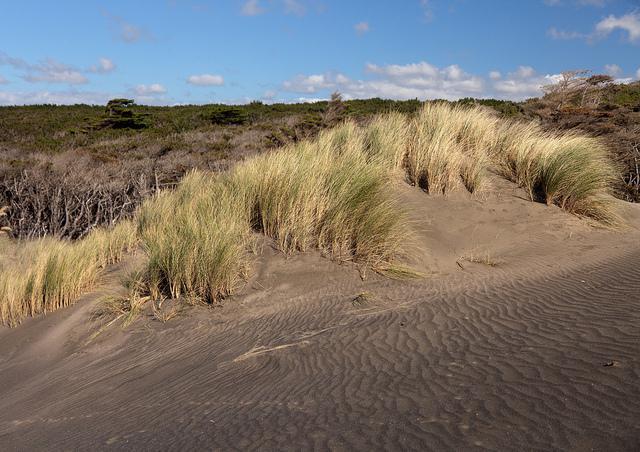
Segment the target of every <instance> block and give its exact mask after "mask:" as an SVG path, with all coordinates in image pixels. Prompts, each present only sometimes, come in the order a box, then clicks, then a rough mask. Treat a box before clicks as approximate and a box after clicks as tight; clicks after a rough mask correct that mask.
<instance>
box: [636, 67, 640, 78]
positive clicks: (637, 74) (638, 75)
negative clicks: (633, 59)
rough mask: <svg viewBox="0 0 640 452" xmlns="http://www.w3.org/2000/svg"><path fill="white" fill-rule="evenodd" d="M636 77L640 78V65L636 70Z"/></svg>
mask: <svg viewBox="0 0 640 452" xmlns="http://www.w3.org/2000/svg"><path fill="white" fill-rule="evenodd" d="M636 79H637V80H640V67H639V68H638V70H637V71H636Z"/></svg>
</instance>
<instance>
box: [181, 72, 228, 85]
mask: <svg viewBox="0 0 640 452" xmlns="http://www.w3.org/2000/svg"><path fill="white" fill-rule="evenodd" d="M187 83H189V84H190V85H196V86H222V85H224V78H223V77H222V76H221V75H215V74H200V75H190V76H189V77H188V78H187Z"/></svg>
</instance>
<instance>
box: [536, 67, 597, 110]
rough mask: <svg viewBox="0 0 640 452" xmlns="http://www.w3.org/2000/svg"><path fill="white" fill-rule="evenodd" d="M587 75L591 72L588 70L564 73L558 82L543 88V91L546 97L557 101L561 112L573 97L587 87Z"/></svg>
mask: <svg viewBox="0 0 640 452" xmlns="http://www.w3.org/2000/svg"><path fill="white" fill-rule="evenodd" d="M587 74H589V71H588V70H586V69H578V70H572V71H563V72H562V73H561V74H560V80H559V81H558V82H556V83H551V84H549V85H545V86H543V87H542V91H543V92H544V94H545V97H547V98H551V99H557V102H558V106H557V109H558V110H561V109H562V108H564V107H565V106H566V104H567V103H568V102H569V100H570V99H571V98H572V97H573V96H575V95H576V94H578V93H579V92H581V91H582V89H583V88H584V87H585V85H586V80H587V78H586V75H587Z"/></svg>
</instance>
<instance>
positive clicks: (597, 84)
mask: <svg viewBox="0 0 640 452" xmlns="http://www.w3.org/2000/svg"><path fill="white" fill-rule="evenodd" d="M585 82H586V83H585V87H584V90H583V91H582V103H581V104H582V106H584V104H585V101H586V100H587V97H589V98H590V102H589V103H590V104H591V105H592V106H593V107H597V106H598V105H599V104H600V101H601V100H602V95H603V88H605V87H607V86H609V85H611V84H612V83H613V77H611V76H610V75H606V74H596V75H592V76H591V77H589V78H588V79H586V80H585Z"/></svg>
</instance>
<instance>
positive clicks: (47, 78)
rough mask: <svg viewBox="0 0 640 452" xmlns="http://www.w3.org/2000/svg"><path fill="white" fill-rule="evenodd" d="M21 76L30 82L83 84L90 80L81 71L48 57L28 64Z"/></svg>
mask: <svg viewBox="0 0 640 452" xmlns="http://www.w3.org/2000/svg"><path fill="white" fill-rule="evenodd" d="M25 69H26V71H27V72H26V73H25V74H23V75H22V76H21V78H22V79H23V80H25V81H27V82H29V83H38V82H47V83H67V84H69V85H81V84H84V83H87V82H88V81H89V80H88V79H87V77H85V76H84V75H83V74H82V73H81V72H80V71H78V70H77V69H74V68H73V67H71V66H68V65H66V64H64V63H60V62H59V61H56V60H54V59H53V58H48V59H46V60H44V61H43V62H41V63H38V64H32V65H28V67H26V68H25Z"/></svg>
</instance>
